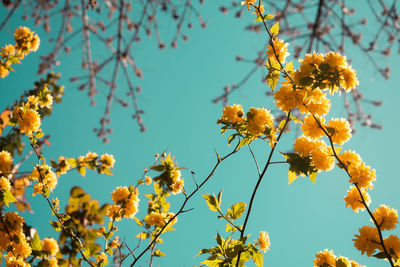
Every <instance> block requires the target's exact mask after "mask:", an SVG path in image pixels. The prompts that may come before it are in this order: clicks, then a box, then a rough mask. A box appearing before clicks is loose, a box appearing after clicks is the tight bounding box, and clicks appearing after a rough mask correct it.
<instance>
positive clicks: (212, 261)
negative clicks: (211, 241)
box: [201, 255, 224, 267]
mask: <svg viewBox="0 0 400 267" xmlns="http://www.w3.org/2000/svg"><path fill="white" fill-rule="evenodd" d="M223 262H224V261H223V260H222V259H220V258H219V257H218V256H217V255H212V256H211V257H209V258H208V259H206V260H205V261H202V262H201V263H203V264H205V265H207V266H210V267H218V266H220V264H221V263H223Z"/></svg>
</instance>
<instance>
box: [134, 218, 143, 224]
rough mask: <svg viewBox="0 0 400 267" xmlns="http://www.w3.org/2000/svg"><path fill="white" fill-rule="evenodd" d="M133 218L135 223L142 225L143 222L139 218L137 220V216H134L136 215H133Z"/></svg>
mask: <svg viewBox="0 0 400 267" xmlns="http://www.w3.org/2000/svg"><path fill="white" fill-rule="evenodd" d="M133 219H134V220H135V222H136V224H137V225H139V226H143V223H142V221H141V220H139V219H138V218H136V217H133Z"/></svg>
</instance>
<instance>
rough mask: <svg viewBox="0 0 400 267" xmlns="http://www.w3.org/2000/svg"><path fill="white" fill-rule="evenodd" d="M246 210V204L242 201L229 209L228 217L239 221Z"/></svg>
mask: <svg viewBox="0 0 400 267" xmlns="http://www.w3.org/2000/svg"><path fill="white" fill-rule="evenodd" d="M245 210H246V203H244V202H243V201H240V202H238V203H235V204H233V205H232V206H231V208H230V209H228V213H227V214H228V216H229V217H230V218H231V219H232V220H236V219H239V218H240V217H241V216H242V215H243V212H244V211H245Z"/></svg>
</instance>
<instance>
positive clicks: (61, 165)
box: [58, 156, 71, 174]
mask: <svg viewBox="0 0 400 267" xmlns="http://www.w3.org/2000/svg"><path fill="white" fill-rule="evenodd" d="M58 169H59V172H60V174H66V173H67V171H69V170H70V169H71V166H70V165H69V163H68V161H67V160H66V159H65V158H64V157H63V156H60V157H58Z"/></svg>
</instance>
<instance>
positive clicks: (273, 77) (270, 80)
mask: <svg viewBox="0 0 400 267" xmlns="http://www.w3.org/2000/svg"><path fill="white" fill-rule="evenodd" d="M279 73H280V72H279V71H277V70H269V71H268V74H267V76H265V80H266V81H267V84H268V86H269V87H271V89H272V91H274V89H275V87H276V85H277V84H278V82H279Z"/></svg>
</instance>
